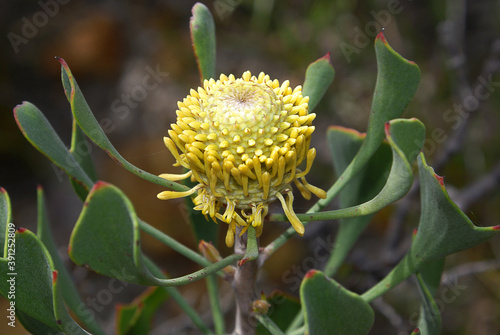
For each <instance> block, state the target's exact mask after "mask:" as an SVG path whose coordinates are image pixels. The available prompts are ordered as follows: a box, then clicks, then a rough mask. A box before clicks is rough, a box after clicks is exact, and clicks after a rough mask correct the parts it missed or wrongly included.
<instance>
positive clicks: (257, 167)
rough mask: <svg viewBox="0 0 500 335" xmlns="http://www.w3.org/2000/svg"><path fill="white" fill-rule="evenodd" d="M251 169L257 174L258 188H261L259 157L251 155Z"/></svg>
mask: <svg viewBox="0 0 500 335" xmlns="http://www.w3.org/2000/svg"><path fill="white" fill-rule="evenodd" d="M252 161H253V169H254V171H255V174H256V175H257V180H258V181H259V188H262V170H261V166H260V161H259V157H257V156H253V159H252Z"/></svg>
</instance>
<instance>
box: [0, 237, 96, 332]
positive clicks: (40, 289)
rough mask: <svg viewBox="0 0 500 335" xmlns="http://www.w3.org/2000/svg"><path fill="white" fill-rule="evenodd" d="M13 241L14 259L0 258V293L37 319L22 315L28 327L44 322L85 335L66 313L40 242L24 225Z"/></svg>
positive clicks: (46, 253)
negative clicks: (28, 324) (28, 323)
mask: <svg viewBox="0 0 500 335" xmlns="http://www.w3.org/2000/svg"><path fill="white" fill-rule="evenodd" d="M14 242H15V254H13V255H12V256H13V257H15V258H12V257H8V258H2V259H0V293H1V294H2V295H3V296H4V297H6V298H7V299H9V300H12V301H14V302H15V308H16V310H18V311H22V312H24V313H25V314H26V315H27V316H29V317H30V318H32V319H34V320H36V321H38V322H36V321H33V320H31V319H30V318H25V319H26V320H27V321H28V322H29V321H32V322H30V324H31V326H35V325H37V324H38V323H43V324H45V325H46V326H48V327H50V328H55V329H63V330H65V331H66V332H68V331H69V330H71V332H70V334H88V333H87V332H85V331H84V330H83V329H81V328H80V327H79V326H78V325H77V324H76V323H75V322H74V321H73V319H71V317H70V316H69V315H68V313H67V311H66V308H65V307H64V303H63V302H62V296H61V295H60V294H59V292H58V290H57V271H56V270H55V269H54V266H53V264H52V259H51V258H50V255H49V253H48V251H47V249H45V247H44V245H43V244H42V242H41V241H40V240H39V239H38V238H37V237H36V235H35V234H33V233H32V232H30V231H29V230H27V229H24V228H19V229H18V230H17V231H16V233H15V237H14ZM11 283H14V285H11ZM12 294H13V295H12ZM38 326H40V327H39V328H46V327H43V326H41V325H39V324H38Z"/></svg>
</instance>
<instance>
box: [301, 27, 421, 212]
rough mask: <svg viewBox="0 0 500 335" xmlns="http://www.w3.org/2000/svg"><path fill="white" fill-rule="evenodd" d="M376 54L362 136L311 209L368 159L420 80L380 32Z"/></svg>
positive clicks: (325, 201)
mask: <svg viewBox="0 0 500 335" xmlns="http://www.w3.org/2000/svg"><path fill="white" fill-rule="evenodd" d="M375 54H376V56H377V66H378V73H377V82H376V84H375V93H374V95H373V101H372V108H371V112H370V119H369V122H368V130H367V133H366V139H365V141H364V142H363V145H362V146H361V148H360V149H359V152H358V153H357V155H356V157H355V159H354V160H353V161H352V162H351V164H349V166H348V167H347V168H346V169H345V170H344V172H343V173H342V175H341V176H340V177H339V178H338V179H337V181H336V182H335V184H334V185H333V186H332V187H331V188H330V189H329V190H328V192H327V197H326V199H323V200H320V201H318V203H317V205H315V206H314V207H313V208H311V210H312V211H313V212H316V211H318V210H320V209H321V208H323V207H325V206H326V205H328V204H329V203H330V201H331V200H332V199H333V197H334V196H335V195H336V194H337V193H338V192H339V191H340V190H341V189H342V188H343V187H344V186H345V185H346V184H347V183H348V182H349V181H350V180H351V179H352V178H355V176H356V174H357V172H358V171H359V170H360V169H361V168H362V167H363V166H364V165H365V164H366V163H367V162H368V160H369V159H370V157H371V156H372V155H373V154H374V153H375V151H376V150H377V148H378V147H379V145H380V143H381V142H382V140H383V139H384V125H385V124H386V122H388V121H390V120H392V119H395V118H398V117H400V116H401V115H402V114H403V111H404V110H405V108H406V107H407V105H408V104H409V103H410V101H411V99H412V98H413V96H414V95H415V92H416V90H417V87H418V83H419V81H420V70H419V68H418V66H417V65H416V64H415V63H414V62H411V61H408V60H406V59H404V58H403V57H401V55H399V54H398V53H396V52H395V51H394V50H393V49H392V48H391V47H390V45H389V44H388V43H387V41H386V40H385V37H384V35H383V33H382V32H381V33H380V34H378V35H377V38H376V39H375Z"/></svg>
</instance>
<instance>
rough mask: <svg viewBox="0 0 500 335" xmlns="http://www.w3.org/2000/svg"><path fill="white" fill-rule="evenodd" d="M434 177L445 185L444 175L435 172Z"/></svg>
mask: <svg viewBox="0 0 500 335" xmlns="http://www.w3.org/2000/svg"><path fill="white" fill-rule="evenodd" d="M434 178H436V180H437V181H438V182H439V184H440V185H441V186H442V187H444V177H441V176H438V175H437V174H435V173H434Z"/></svg>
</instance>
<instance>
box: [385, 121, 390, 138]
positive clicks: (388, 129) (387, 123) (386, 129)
mask: <svg viewBox="0 0 500 335" xmlns="http://www.w3.org/2000/svg"><path fill="white" fill-rule="evenodd" d="M384 130H385V135H386V136H389V134H390V130H391V124H390V123H389V122H386V123H385V126H384Z"/></svg>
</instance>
